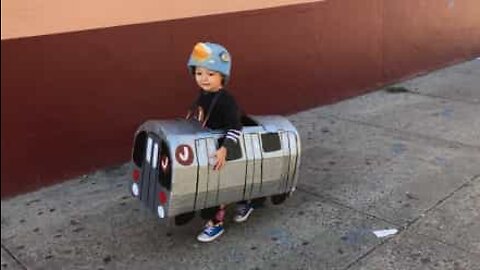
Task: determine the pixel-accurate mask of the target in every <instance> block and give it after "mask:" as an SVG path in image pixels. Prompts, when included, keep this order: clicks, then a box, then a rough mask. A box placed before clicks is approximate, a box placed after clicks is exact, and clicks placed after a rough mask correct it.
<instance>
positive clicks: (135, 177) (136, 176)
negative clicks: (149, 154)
mask: <svg viewBox="0 0 480 270" xmlns="http://www.w3.org/2000/svg"><path fill="white" fill-rule="evenodd" d="M132 178H133V181H134V182H138V179H139V178H140V171H139V170H137V169H134V170H133V172H132Z"/></svg>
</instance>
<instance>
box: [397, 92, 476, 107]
mask: <svg viewBox="0 0 480 270" xmlns="http://www.w3.org/2000/svg"><path fill="white" fill-rule="evenodd" d="M406 93H409V94H413V95H418V96H423V97H429V98H436V99H442V100H448V101H455V102H460V103H466V104H470V105H478V104H480V101H476V100H473V101H472V100H465V99H458V98H450V97H444V96H437V95H433V94H425V93H421V92H417V91H412V90H408V91H407V92H406Z"/></svg>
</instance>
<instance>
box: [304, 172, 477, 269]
mask: <svg viewBox="0 0 480 270" xmlns="http://www.w3.org/2000/svg"><path fill="white" fill-rule="evenodd" d="M476 179H479V175H476V176H473V177H472V178H470V179H469V180H467V181H466V182H465V183H463V184H462V185H460V187H458V188H456V189H455V190H454V191H452V192H451V193H449V194H448V195H447V196H445V197H444V198H442V199H440V200H439V201H438V202H437V203H435V205H433V206H432V207H430V208H429V209H427V210H425V211H424V212H423V213H422V214H421V215H419V216H418V217H417V218H415V219H413V220H412V221H411V222H408V223H407V225H405V226H403V227H400V229H399V232H398V234H397V235H395V237H390V238H386V239H385V240H384V241H382V242H381V243H379V244H378V245H375V246H373V247H372V248H371V249H369V250H368V251H367V252H365V253H364V254H362V255H361V256H360V257H358V258H356V259H355V260H354V261H352V262H351V263H350V264H348V265H347V266H346V267H345V268H344V270H348V269H349V268H351V267H352V266H354V265H355V264H357V263H358V262H359V261H361V260H362V259H363V258H365V257H367V256H368V255H369V254H371V253H372V252H374V251H375V250H376V249H377V248H379V247H381V246H383V245H384V244H386V243H387V242H388V241H390V240H391V239H394V238H397V237H399V236H401V235H403V234H405V233H406V232H407V231H408V229H409V228H410V227H411V226H412V225H413V224H415V223H416V222H417V221H419V220H420V219H422V218H423V217H425V216H426V214H427V213H429V212H431V211H432V210H434V209H435V208H436V207H437V206H439V205H441V204H442V203H443V202H445V201H446V200H448V199H449V198H451V197H452V196H453V195H454V194H455V193H457V192H458V191H460V190H461V189H463V188H465V187H466V186H468V185H469V184H470V183H471V182H473V181H475V180H476ZM304 192H306V191H304ZM306 193H309V192H306ZM317 196H318V195H317ZM345 207H348V206H345ZM350 209H352V208H350ZM353 210H355V209H353ZM357 211H358V210H357ZM367 215H369V214H367ZM369 216H372V215H369ZM373 217H375V216H373ZM375 218H377V217H375ZM382 220H383V219H382ZM393 224H394V223H393ZM414 233H415V232H414ZM415 234H417V235H421V236H423V237H425V238H427V239H429V240H432V241H437V242H439V243H442V244H444V245H447V246H451V247H453V248H456V249H459V250H461V251H464V252H466V253H468V254H472V255H478V254H477V253H474V252H471V251H468V250H465V249H464V248H460V247H458V246H456V245H454V244H451V243H447V242H444V241H441V240H439V239H436V238H432V237H430V236H426V235H423V234H418V233H415Z"/></svg>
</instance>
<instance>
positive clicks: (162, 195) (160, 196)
mask: <svg viewBox="0 0 480 270" xmlns="http://www.w3.org/2000/svg"><path fill="white" fill-rule="evenodd" d="M158 199H159V200H160V203H161V204H165V203H166V202H167V194H165V192H163V191H160V192H159V193H158Z"/></svg>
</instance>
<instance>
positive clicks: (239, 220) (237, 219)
mask: <svg viewBox="0 0 480 270" xmlns="http://www.w3.org/2000/svg"><path fill="white" fill-rule="evenodd" d="M252 212H253V208H250V210H248V212H247V214H246V215H245V216H244V217H242V218H236V217H235V218H234V219H233V221H235V222H236V223H242V222H245V221H247V219H248V217H249V216H250V214H251V213H252Z"/></svg>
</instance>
